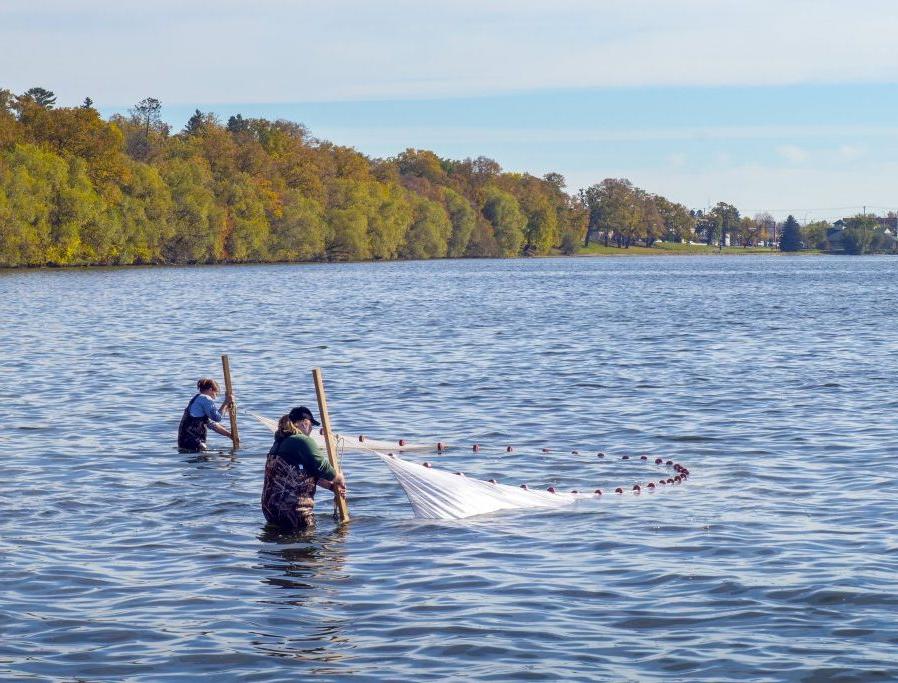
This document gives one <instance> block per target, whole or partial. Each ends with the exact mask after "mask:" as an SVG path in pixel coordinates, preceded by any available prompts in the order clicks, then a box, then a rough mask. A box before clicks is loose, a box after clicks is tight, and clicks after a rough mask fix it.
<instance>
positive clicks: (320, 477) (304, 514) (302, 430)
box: [262, 406, 346, 530]
mask: <svg viewBox="0 0 898 683" xmlns="http://www.w3.org/2000/svg"><path fill="white" fill-rule="evenodd" d="M319 424H320V423H319V422H318V421H317V420H316V419H315V418H314V417H313V416H312V411H310V410H309V409H308V408H306V407H305V406H298V407H296V408H294V409H293V410H291V411H290V414H289V415H284V416H283V417H282V418H281V419H280V421H279V422H278V429H277V432H275V435H274V443H273V444H272V446H271V449H270V450H269V451H268V459H267V460H266V462H265V483H264V484H263V486H262V513H263V514H264V515H265V519H266V520H268V522H270V523H272V524H276V525H277V526H279V527H281V528H283V529H286V530H298V529H305V528H308V527H310V526H312V525H314V523H315V515H314V505H315V500H314V499H315V489H316V488H317V487H318V486H321V487H323V488H326V489H329V490H331V491H333V492H334V495H335V496H343V495H346V484H345V482H344V480H343V475H342V473H341V474H339V475H338V474H337V473H336V472H335V471H334V468H333V467H332V466H331V464H330V463H329V462H328V460H327V458H326V457H324V456H323V455H322V454H321V449H320V448H318V444H316V443H315V441H314V439H312V438H311V437H310V436H309V434H310V433H311V432H312V427H317V426H318V425H319Z"/></svg>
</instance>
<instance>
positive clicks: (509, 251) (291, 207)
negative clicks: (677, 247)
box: [0, 88, 873, 266]
mask: <svg viewBox="0 0 898 683" xmlns="http://www.w3.org/2000/svg"><path fill="white" fill-rule="evenodd" d="M161 110H162V104H161V102H159V100H157V99H155V98H146V99H144V100H141V101H140V102H138V103H137V104H135V105H134V106H133V107H132V108H131V109H130V110H129V112H128V114H127V115H115V116H112V117H110V118H109V119H108V120H105V119H103V118H102V117H101V116H100V114H99V112H98V111H97V110H96V108H95V107H94V106H93V102H92V101H91V100H90V98H86V99H85V100H84V102H83V103H82V104H81V105H80V106H77V107H57V106H56V97H55V95H54V93H53V92H51V91H49V90H46V89H44V88H31V89H30V90H28V91H26V92H25V93H22V94H20V95H14V94H13V93H12V92H10V91H9V90H0V266H43V265H81V264H123V265H124V264H149V263H217V262H258V261H311V260H330V261H338V260H368V259H397V258H407V259H421V258H443V257H462V256H467V257H505V256H518V255H543V254H549V253H553V252H555V251H561V252H562V253H567V254H571V253H575V252H576V251H577V250H578V249H579V248H580V246H581V245H586V246H588V245H589V244H590V242H591V241H602V242H604V243H605V244H606V245H609V244H613V245H615V246H618V247H620V248H628V247H629V246H630V245H631V244H640V243H641V244H646V245H651V244H653V243H654V242H655V241H656V240H658V239H664V240H675V241H688V240H693V239H701V240H703V241H706V242H707V243H708V244H714V243H717V241H723V240H727V241H730V240H735V242H736V243H740V244H742V245H752V244H757V243H760V242H765V241H767V240H770V239H771V237H770V233H771V231H775V228H776V223H775V222H774V221H773V219H772V218H770V217H769V216H763V215H762V216H759V217H755V218H747V217H742V216H740V215H739V212H738V210H737V209H736V208H735V207H733V206H731V205H729V204H726V203H723V202H721V203H719V204H717V206H715V207H714V208H713V209H711V210H710V211H707V212H702V211H691V210H689V209H687V208H686V207H685V206H683V205H682V204H677V203H674V202H671V201H669V200H667V199H665V198H664V197H661V196H659V195H654V194H650V193H648V192H646V191H645V190H642V189H640V188H637V187H634V186H633V185H632V184H631V183H630V182H629V181H627V180H625V179H606V180H604V181H603V182H601V183H598V184H596V185H593V186H592V187H589V188H587V189H584V190H580V191H579V192H576V193H573V194H569V193H568V192H566V188H565V179H564V178H563V177H562V176H561V175H559V174H557V173H548V174H546V175H544V176H543V177H541V178H539V177H535V176H532V175H530V174H527V173H509V172H505V171H503V170H502V168H501V166H500V165H499V164H498V163H497V162H496V161H494V160H492V159H488V158H486V157H478V158H476V159H471V158H468V159H464V160H453V159H444V158H441V157H439V156H437V155H436V154H434V153H433V152H430V151H427V150H417V149H407V150H405V151H404V152H402V153H401V154H398V155H396V156H395V157H390V158H386V159H377V158H369V157H367V156H365V155H363V154H361V153H360V152H358V151H356V150H355V149H352V148H350V147H344V146H340V145H335V144H333V143H331V142H328V141H326V140H320V139H317V138H315V137H313V136H312V135H311V134H310V132H309V130H308V129H307V128H306V127H305V126H303V125H301V124H298V123H294V122H290V121H285V120H276V121H270V120H266V119H264V118H244V117H243V116H242V115H240V114H235V115H233V116H230V117H229V118H228V120H227V121H226V122H222V121H220V120H219V119H218V118H217V117H216V116H215V115H213V114H211V113H208V112H202V111H199V110H196V111H195V113H194V114H193V116H191V117H190V119H189V120H188V122H187V124H186V125H185V127H184V129H183V130H181V131H177V132H173V131H172V130H171V128H170V127H169V125H168V124H166V123H165V122H164V121H163V119H162V117H161ZM872 244H873V243H872V242H869V243H868V244H867V245H866V246H867V248H870V247H871V246H872Z"/></svg>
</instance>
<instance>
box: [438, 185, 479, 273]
mask: <svg viewBox="0 0 898 683" xmlns="http://www.w3.org/2000/svg"><path fill="white" fill-rule="evenodd" d="M443 199H444V201H445V204H446V212H447V213H448V214H449V220H450V222H451V223H452V235H451V236H450V237H449V244H448V245H447V248H448V256H450V257H452V258H457V257H459V256H463V255H464V253H465V251H466V250H467V248H468V242H469V241H470V240H471V233H473V232H474V227H475V226H476V224H477V212H476V211H475V210H474V207H473V206H471V202H469V201H468V200H467V199H466V198H465V197H463V196H462V195H460V194H459V193H458V192H456V191H455V190H451V189H449V188H444V190H443Z"/></svg>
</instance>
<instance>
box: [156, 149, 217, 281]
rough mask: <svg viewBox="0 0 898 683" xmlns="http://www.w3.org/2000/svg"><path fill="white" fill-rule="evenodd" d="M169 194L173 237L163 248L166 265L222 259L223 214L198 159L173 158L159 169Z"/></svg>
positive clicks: (207, 173)
mask: <svg viewBox="0 0 898 683" xmlns="http://www.w3.org/2000/svg"><path fill="white" fill-rule="evenodd" d="M159 173H160V175H161V176H162V178H163V180H164V181H165V184H166V185H167V186H168V188H169V191H170V192H171V199H172V207H171V227H172V234H171V236H170V237H169V238H168V239H167V240H166V242H165V245H164V248H163V258H164V260H165V261H166V262H169V263H209V262H212V261H215V260H218V259H221V258H222V257H223V255H224V236H225V226H226V222H225V211H224V209H223V208H222V207H221V206H219V205H218V204H217V203H216V199H215V193H214V191H213V189H212V186H213V181H212V171H211V169H210V168H209V164H208V163H206V162H205V160H203V159H199V158H188V159H184V158H172V159H168V160H166V161H164V162H163V163H162V164H161V165H160V166H159Z"/></svg>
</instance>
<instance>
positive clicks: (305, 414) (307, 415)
mask: <svg viewBox="0 0 898 683" xmlns="http://www.w3.org/2000/svg"><path fill="white" fill-rule="evenodd" d="M300 420H311V421H312V424H313V425H315V426H316V427H320V426H321V423H320V422H319V421H318V420H316V419H315V416H314V415H312V411H311V410H309V409H308V408H306V407H305V406H296V407H295V408H294V409H293V410H291V411H290V422H299V421H300Z"/></svg>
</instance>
